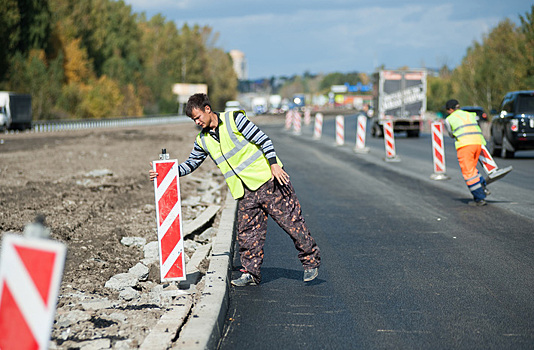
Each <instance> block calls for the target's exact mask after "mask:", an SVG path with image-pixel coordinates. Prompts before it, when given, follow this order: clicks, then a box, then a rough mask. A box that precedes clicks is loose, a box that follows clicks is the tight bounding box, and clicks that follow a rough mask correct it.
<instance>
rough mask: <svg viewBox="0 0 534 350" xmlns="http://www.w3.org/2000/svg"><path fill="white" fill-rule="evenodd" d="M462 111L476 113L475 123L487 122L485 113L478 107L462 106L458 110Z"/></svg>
mask: <svg viewBox="0 0 534 350" xmlns="http://www.w3.org/2000/svg"><path fill="white" fill-rule="evenodd" d="M460 109H461V110H463V111H466V112H471V113H476V115H477V121H478V122H479V123H480V122H487V121H488V115H487V114H486V112H484V108H482V107H479V106H464V107H462V108H460Z"/></svg>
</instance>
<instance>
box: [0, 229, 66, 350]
mask: <svg viewBox="0 0 534 350" xmlns="http://www.w3.org/2000/svg"><path fill="white" fill-rule="evenodd" d="M66 251H67V248H66V246H65V245H64V244H63V243H61V242H57V241H53V240H50V239H45V238H37V237H32V238H30V237H24V236H20V235H15V234H5V235H4V238H3V242H2V255H1V261H0V349H21V350H26V349H48V343H49V342H50V335H51V333H52V326H53V324H54V316H55V311H56V304H57V297H58V293H59V286H60V284H61V277H62V275H63V267H64V264H65V254H66Z"/></svg>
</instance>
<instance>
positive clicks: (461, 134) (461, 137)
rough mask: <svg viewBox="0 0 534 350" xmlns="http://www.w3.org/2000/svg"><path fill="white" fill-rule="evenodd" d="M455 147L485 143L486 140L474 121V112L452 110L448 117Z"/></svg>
mask: <svg viewBox="0 0 534 350" xmlns="http://www.w3.org/2000/svg"><path fill="white" fill-rule="evenodd" d="M447 121H448V122H449V124H450V126H451V129H452V134H453V135H454V138H455V139H456V142H455V143H454V145H455V147H456V149H458V148H460V147H463V146H467V145H485V144H486V140H485V139H484V135H483V134H482V130H480V127H479V126H478V123H477V122H476V118H475V114H474V113H469V112H466V111H462V110H456V111H454V112H453V113H452V114H451V115H450V116H449V117H448V118H447Z"/></svg>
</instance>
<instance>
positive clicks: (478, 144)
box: [445, 100, 489, 206]
mask: <svg viewBox="0 0 534 350" xmlns="http://www.w3.org/2000/svg"><path fill="white" fill-rule="evenodd" d="M445 110H446V111H447V113H448V114H449V116H448V117H447V118H446V119H445V126H446V127H447V130H448V131H449V135H450V136H451V137H454V139H455V140H456V142H455V143H454V146H455V147H456V154H457V156H458V163H460V168H461V169H462V175H463V177H464V180H465V183H466V184H467V187H468V188H469V190H470V191H471V194H472V195H473V199H474V201H472V202H469V205H475V206H483V205H486V200H485V198H486V195H488V194H489V191H488V190H487V189H486V180H485V179H484V177H483V176H481V175H480V174H479V173H478V170H477V163H478V157H479V156H480V152H481V151H482V145H485V144H486V140H485V139H484V136H483V135H482V130H480V127H479V126H478V123H477V120H476V114H475V113H470V112H466V111H463V110H461V109H460V103H459V102H458V101H457V100H449V101H447V103H446V104H445Z"/></svg>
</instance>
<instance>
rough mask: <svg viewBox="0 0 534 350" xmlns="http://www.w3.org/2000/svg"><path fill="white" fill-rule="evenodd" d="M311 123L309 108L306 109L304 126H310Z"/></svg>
mask: <svg viewBox="0 0 534 350" xmlns="http://www.w3.org/2000/svg"><path fill="white" fill-rule="evenodd" d="M310 122H311V113H310V109H309V108H306V109H304V125H306V126H307V125H310Z"/></svg>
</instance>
